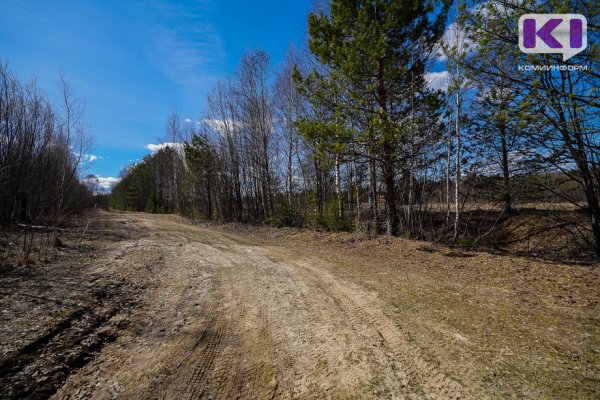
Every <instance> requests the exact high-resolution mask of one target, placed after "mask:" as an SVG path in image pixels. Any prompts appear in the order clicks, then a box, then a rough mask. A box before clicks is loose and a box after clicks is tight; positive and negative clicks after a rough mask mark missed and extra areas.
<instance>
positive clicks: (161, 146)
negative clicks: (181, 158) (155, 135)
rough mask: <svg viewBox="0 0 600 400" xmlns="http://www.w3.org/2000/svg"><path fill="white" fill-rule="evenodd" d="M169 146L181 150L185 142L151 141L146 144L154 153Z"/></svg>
mask: <svg viewBox="0 0 600 400" xmlns="http://www.w3.org/2000/svg"><path fill="white" fill-rule="evenodd" d="M169 147H170V148H173V149H177V150H180V151H181V150H182V149H183V144H182V143H171V142H166V143H160V144H154V143H149V144H147V145H146V149H148V150H150V151H151V152H152V153H156V152H157V151H160V150H162V149H166V148H169Z"/></svg>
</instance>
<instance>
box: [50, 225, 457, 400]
mask: <svg viewBox="0 0 600 400" xmlns="http://www.w3.org/2000/svg"><path fill="white" fill-rule="evenodd" d="M129 223H130V224H136V225H139V226H141V227H142V230H147V231H148V232H150V234H149V235H147V236H146V237H143V238H140V239H133V240H131V241H126V242H124V243H122V244H121V246H123V249H127V251H124V252H121V253H118V256H119V258H120V259H119V263H122V264H126V263H127V262H128V260H127V258H128V257H136V256H137V255H138V254H139V253H140V251H141V252H146V253H147V254H152V258H155V259H156V260H159V261H160V262H161V264H160V265H161V266H160V267H158V268H156V266H155V267H154V269H153V270H151V269H149V270H148V272H149V273H151V274H152V275H153V277H154V279H155V280H156V282H155V283H154V287H152V288H151V289H150V290H148V292H147V294H146V295H145V297H144V299H143V302H142V305H141V306H140V307H139V309H137V310H136V311H135V312H134V313H133V314H132V315H131V317H130V318H131V322H130V324H129V328H128V329H127V331H126V332H124V333H122V334H121V335H120V337H119V339H118V340H116V341H115V342H114V343H112V344H109V345H107V346H106V347H104V349H103V351H102V352H101V353H100V354H99V355H98V356H97V357H96V359H95V360H94V361H93V362H92V363H90V364H88V365H87V366H86V367H84V368H83V369H81V370H80V371H78V372H77V373H76V374H74V375H72V376H71V377H70V378H69V379H68V381H67V383H66V385H65V386H64V387H63V388H62V389H61V390H60V391H59V392H58V393H57V394H56V395H55V397H56V398H82V397H83V398H124V399H134V398H138V399H149V398H170V399H197V398H214V399H230V398H257V399H268V398H319V399H320V398H354V397H358V398H360V397H379V396H385V397H393V398H415V399H423V398H444V399H445V398H458V397H460V398H467V397H468V393H467V392H466V391H465V390H464V389H463V388H462V387H461V386H460V385H458V384H457V383H456V382H453V381H452V380H450V379H448V378H447V377H445V376H444V375H443V374H441V373H440V372H439V371H436V369H435V367H434V366H433V365H430V364H429V363H427V362H426V361H425V360H424V359H423V357H422V356H421V355H420V354H419V350H418V349H417V348H415V347H413V346H411V344H409V343H408V341H407V340H406V338H405V337H404V335H403V333H402V329H401V327H398V326H396V325H395V324H394V323H392V322H391V321H390V320H389V319H388V318H387V317H386V316H385V315H384V314H383V313H382V311H381V310H380V308H379V307H378V302H377V299H376V298H374V296H373V295H372V294H368V293H365V291H363V290H362V289H360V288H359V287H357V286H353V285H351V284H348V283H344V282H340V281H338V280H336V279H334V277H333V276H332V275H330V274H329V273H327V272H326V270H325V269H323V268H320V267H319V265H320V262H319V263H315V262H313V261H316V260H313V259H312V258H311V254H310V253H311V251H310V249H286V248H282V247H269V246H253V245H247V244H243V243H241V242H239V241H237V240H236V239H235V237H230V236H229V235H226V234H224V233H222V232H221V233H219V232H217V231H215V230H211V229H208V228H202V227H198V226H190V225H187V224H185V223H182V222H181V221H180V220H178V219H174V218H172V217H164V216H151V215H135V217H132V218H130V222H129ZM134 249H136V250H137V251H133V250H134ZM156 260H151V259H149V260H148V263H149V264H152V265H156V264H153V261H156Z"/></svg>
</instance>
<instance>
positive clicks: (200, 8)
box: [150, 1, 225, 91]
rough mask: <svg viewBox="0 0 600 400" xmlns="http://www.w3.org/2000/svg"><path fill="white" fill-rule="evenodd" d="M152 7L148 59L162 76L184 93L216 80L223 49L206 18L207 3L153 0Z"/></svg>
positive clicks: (220, 41)
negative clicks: (155, 16)
mask: <svg viewBox="0 0 600 400" xmlns="http://www.w3.org/2000/svg"><path fill="white" fill-rule="evenodd" d="M154 7H155V9H156V11H157V14H158V18H157V19H158V22H156V23H155V24H154V26H153V32H152V49H151V51H150V57H151V59H152V61H153V63H154V64H155V65H156V66H157V68H158V69H159V70H160V71H161V72H162V74H163V75H164V76H166V77H167V78H168V79H169V80H171V81H172V82H174V83H176V84H177V85H179V86H181V87H182V89H184V90H186V91H194V90H197V89H198V88H201V87H203V86H205V85H206V84H207V83H209V82H212V81H213V80H214V79H216V77H217V71H219V69H220V67H221V66H222V64H223V63H224V61H225V50H224V46H223V41H222V39H221V38H220V37H219V35H218V34H217V32H216V30H215V28H214V26H213V25H212V24H211V22H210V21H209V20H208V18H207V12H206V7H207V2H206V1H196V2H191V3H186V4H185V5H183V4H174V3H167V2H163V1H157V2H155V3H154ZM207 81H208V82H207Z"/></svg>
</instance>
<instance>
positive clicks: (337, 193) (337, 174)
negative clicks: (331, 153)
mask: <svg viewBox="0 0 600 400" xmlns="http://www.w3.org/2000/svg"><path fill="white" fill-rule="evenodd" d="M341 192H342V189H341V184H340V156H339V154H336V155H335V197H336V202H337V216H338V218H340V219H341V218H342V193H341Z"/></svg>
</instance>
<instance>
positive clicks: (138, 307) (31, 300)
mask: <svg viewBox="0 0 600 400" xmlns="http://www.w3.org/2000/svg"><path fill="white" fill-rule="evenodd" d="M89 219H90V221H91V223H90V224H89V226H88V225H87V223H84V222H82V223H81V224H80V225H81V227H83V226H88V229H87V230H86V233H85V235H83V237H82V236H81V235H82V232H83V228H81V229H75V228H73V229H70V230H67V231H65V232H62V233H61V235H62V238H61V239H62V240H63V242H64V244H65V247H64V248H53V249H52V250H51V254H50V255H48V254H47V250H45V253H43V254H44V255H43V258H44V260H43V259H41V258H42V253H39V254H37V256H36V255H35V254H34V255H33V256H32V258H34V261H35V262H36V263H35V264H28V265H23V266H15V265H5V266H3V267H2V268H1V269H0V310H1V313H2V314H1V316H0V318H1V322H2V323H1V325H0V398H7V399H16V398H48V397H51V396H54V398H57V399H87V398H95V399H116V398H122V399H150V398H164V399H196V398H206V399H208V398H213V399H220V398H223V399H229V398H257V399H263V398H300V399H304V398H314V399H321V398H333V399H338V398H397V399H450V398H464V399H482V398H527V399H532V398H536V399H538V398H539V399H544V398H548V399H550V398H590V399H592V398H599V397H600V375H599V369H600V305H599V301H600V274H599V272H598V268H597V266H593V265H579V266H577V265H563V264H558V263H548V262H542V261H539V260H535V259H530V258H517V257H508V256H500V255H491V254H484V253H474V252H472V253H466V252H459V251H456V250H450V249H448V248H444V247H437V246H433V245H430V244H426V243H422V242H415V241H408V240H402V239H397V238H393V239H388V238H378V239H376V240H366V239H365V238H363V237H362V236H361V235H358V234H357V235H352V234H324V233H315V232H307V231H298V230H288V229H281V230H275V229H266V228H247V227H235V226H225V227H221V226H214V225H207V224H195V225H193V224H191V223H189V222H188V221H186V220H184V219H181V218H178V217H174V216H165V215H148V214H138V213H126V214H116V213H107V212H99V213H96V214H91V215H90V216H89ZM36 257H37V259H35V258H36ZM44 261H47V262H44Z"/></svg>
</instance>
